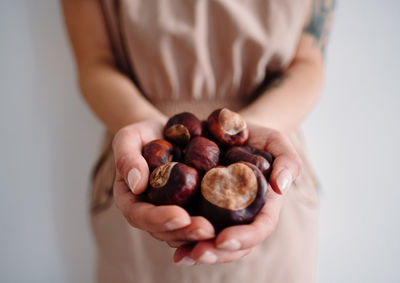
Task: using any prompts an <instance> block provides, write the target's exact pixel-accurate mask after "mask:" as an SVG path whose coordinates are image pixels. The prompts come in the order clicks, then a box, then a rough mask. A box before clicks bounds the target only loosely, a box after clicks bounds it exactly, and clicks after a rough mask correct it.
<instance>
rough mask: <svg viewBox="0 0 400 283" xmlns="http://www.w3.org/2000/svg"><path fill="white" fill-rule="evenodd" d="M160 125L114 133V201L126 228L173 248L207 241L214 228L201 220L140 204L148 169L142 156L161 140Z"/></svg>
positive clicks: (137, 126)
mask: <svg viewBox="0 0 400 283" xmlns="http://www.w3.org/2000/svg"><path fill="white" fill-rule="evenodd" d="M162 130H163V124H162V123H161V122H158V121H153V120H148V121H143V122H139V123H135V124H132V125H129V126H127V127H124V128H122V129H121V130H119V131H118V132H117V134H116V135H115V137H114V140H113V151H114V159H115V164H116V178H115V182H114V199H115V203H116V205H117V207H118V208H119V209H120V210H121V211H122V213H123V215H124V217H125V218H126V220H127V221H128V222H129V224H130V225H131V226H133V227H135V228H138V229H141V230H144V231H147V232H149V233H150V234H151V235H152V236H153V237H154V238H156V239H158V240H161V241H166V242H167V243H168V244H169V245H170V246H172V247H179V246H181V245H183V244H187V243H188V241H201V240H208V239H211V238H213V237H214V236H215V232H214V228H213V226H212V225H211V223H210V222H209V221H207V220H206V219H205V218H204V217H191V216H190V215H189V214H188V213H187V212H186V211H185V210H184V209H183V208H181V207H179V206H176V205H161V206H154V205H152V204H150V203H148V202H145V201H143V197H142V196H141V194H142V193H143V192H144V191H145V189H146V187H147V184H148V179H149V168H148V165H147V162H146V160H145V159H144V158H143V156H142V154H141V152H142V148H143V146H144V145H145V144H147V143H148V142H150V141H152V140H155V139H160V138H162Z"/></svg>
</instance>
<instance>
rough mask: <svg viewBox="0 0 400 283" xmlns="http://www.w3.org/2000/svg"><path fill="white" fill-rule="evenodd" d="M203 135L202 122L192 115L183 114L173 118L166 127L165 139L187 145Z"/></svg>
mask: <svg viewBox="0 0 400 283" xmlns="http://www.w3.org/2000/svg"><path fill="white" fill-rule="evenodd" d="M202 133H203V125H202V122H201V121H200V120H199V119H198V118H197V117H196V116H195V115H193V114H192V113H189V112H182V113H179V114H176V115H174V116H172V117H171V118H170V119H169V120H168V122H167V124H166V125H165V127H164V137H165V138H166V139H167V140H169V141H171V142H173V143H176V144H180V145H185V144H187V143H188V142H189V141H190V139H192V138H193V137H197V136H201V135H202Z"/></svg>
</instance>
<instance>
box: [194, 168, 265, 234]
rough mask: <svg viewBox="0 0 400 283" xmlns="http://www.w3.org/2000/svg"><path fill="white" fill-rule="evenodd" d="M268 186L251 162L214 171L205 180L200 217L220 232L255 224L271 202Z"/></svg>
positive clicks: (208, 173)
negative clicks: (268, 196)
mask: <svg viewBox="0 0 400 283" xmlns="http://www.w3.org/2000/svg"><path fill="white" fill-rule="evenodd" d="M267 187H268V184H267V181H266V179H265V177H264V176H263V174H262V173H261V171H260V170H259V169H258V168H257V167H256V166H255V165H253V164H251V163H248V162H237V163H233V164H231V165H229V166H228V167H222V168H221V167H217V168H213V169H211V170H209V171H208V172H207V173H206V174H205V175H204V177H203V180H202V181H201V189H200V197H199V202H198V214H199V215H201V216H204V217H205V218H207V219H208V220H209V221H210V222H211V223H212V224H213V226H214V228H215V230H216V231H220V230H222V229H223V228H225V227H228V226H232V225H240V224H248V223H251V222H252V221H253V220H254V218H255V217H256V215H257V214H258V213H259V212H260V210H261V209H262V208H263V206H264V204H265V202H266V201H267Z"/></svg>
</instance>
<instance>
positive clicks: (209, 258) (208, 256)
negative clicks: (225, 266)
mask: <svg viewBox="0 0 400 283" xmlns="http://www.w3.org/2000/svg"><path fill="white" fill-rule="evenodd" d="M217 259H218V258H217V256H216V255H215V254H214V253H212V252H210V251H206V252H205V253H204V254H203V255H202V256H201V257H200V258H199V260H198V261H199V262H200V263H205V264H213V263H216V262H217Z"/></svg>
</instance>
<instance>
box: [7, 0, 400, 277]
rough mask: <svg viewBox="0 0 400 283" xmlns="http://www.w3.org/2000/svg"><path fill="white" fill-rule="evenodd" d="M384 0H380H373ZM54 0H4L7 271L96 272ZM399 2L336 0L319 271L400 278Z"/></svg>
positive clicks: (93, 134) (83, 159) (89, 155)
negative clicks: (399, 172)
mask: <svg viewBox="0 0 400 283" xmlns="http://www.w3.org/2000/svg"><path fill="white" fill-rule="evenodd" d="M378 3H380V4H378ZM58 5H59V4H58V1H51V0H47V1H46V0H37V1H28V0H26V1H23V0H14V1H5V0H4V1H1V2H0V41H1V44H0V62H1V63H0V135H1V139H0V145H1V146H0V190H1V197H0V225H1V226H0V282H7V283H8V282H12V283H14V282H41V283H43V282H66V283H67V282H91V281H92V280H93V278H94V276H93V272H94V260H95V257H94V247H93V243H92V240H91V235H90V229H89V221H88V217H87V213H86V212H87V204H88V170H89V168H90V166H91V164H92V163H93V161H94V158H95V156H96V151H97V147H98V140H99V137H100V135H101V126H100V124H99V123H98V122H97V121H96V120H95V119H94V117H93V116H92V115H91V114H90V113H89V111H88V109H87V107H86V106H85V104H84V103H83V102H82V100H81V98H80V97H79V94H78V91H77V88H76V81H75V74H74V67H73V62H72V57H71V53H70V50H69V46H68V42H67V40H66V37H65V34H64V30H63V25H62V19H61V16H60V10H59V6H58ZM399 11H400V2H398V1H396V0H392V1H380V2H379V1H356V0H346V1H339V5H338V11H337V15H336V21H335V25H334V29H333V34H332V38H331V43H330V46H329V49H328V58H327V80H326V88H325V91H324V94H323V96H322V99H321V101H320V103H319V104H318V106H317V108H316V110H315V111H314V112H313V113H312V114H311V115H310V117H309V118H308V119H307V121H306V123H305V125H304V129H305V132H306V135H307V140H308V143H309V148H310V150H311V156H312V159H313V161H314V165H315V168H316V170H317V172H318V174H319V176H320V182H321V184H322V190H321V220H320V223H321V225H320V233H321V245H320V246H321V248H320V268H319V270H320V272H319V273H320V274H319V282H323V283H326V282H342V283H347V282H348V283H352V282H365V283H369V282H386V283H388V282H400V273H399V271H398V256H399V255H400V241H399V239H400V228H399V225H398V223H399V220H398V217H399V216H400V208H399V205H398V202H399V201H400V186H399V185H398V183H397V178H398V177H397V176H398V174H397V170H398V168H399V166H398V165H397V163H398V162H397V160H399V159H400V150H399V149H398V145H399V144H400V133H399V125H398V124H399V121H400V114H399V113H400V111H398V110H397V108H398V107H399V106H400V98H399V96H400V95H399V92H400V91H399V87H398V85H399V81H400V73H399V71H398V68H400V55H399V53H397V52H399V50H400V32H399V27H400V20H399V18H398V12H399Z"/></svg>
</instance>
